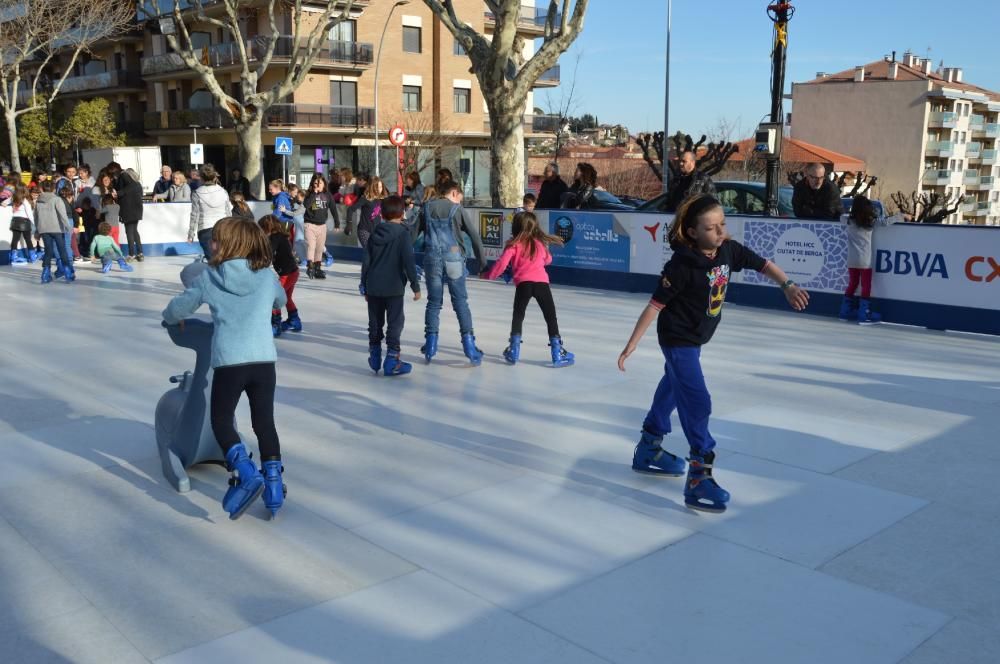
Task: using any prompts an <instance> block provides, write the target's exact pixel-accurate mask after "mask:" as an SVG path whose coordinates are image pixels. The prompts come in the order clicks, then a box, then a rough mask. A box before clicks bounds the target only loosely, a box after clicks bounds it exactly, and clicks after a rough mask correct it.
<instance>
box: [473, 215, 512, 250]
mask: <svg viewBox="0 0 1000 664" xmlns="http://www.w3.org/2000/svg"><path fill="white" fill-rule="evenodd" d="M504 216H505V215H504V212H503V210H480V211H479V237H481V238H482V240H483V253H485V254H486V260H489V261H495V260H496V259H498V258H500V254H501V253H503V245H504ZM506 216H510V213H509V212H508V213H507V215H506ZM508 221H509V219H508Z"/></svg>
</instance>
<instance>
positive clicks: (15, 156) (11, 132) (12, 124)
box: [4, 108, 21, 173]
mask: <svg viewBox="0 0 1000 664" xmlns="http://www.w3.org/2000/svg"><path fill="white" fill-rule="evenodd" d="M4 118H5V119H6V120H7V142H8V143H9V145H10V167H11V170H13V171H14V172H15V173H20V172H21V153H20V151H19V150H18V147H17V115H15V113H14V111H13V110H11V109H9V108H8V109H4Z"/></svg>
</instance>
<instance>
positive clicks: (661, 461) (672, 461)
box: [632, 430, 687, 477]
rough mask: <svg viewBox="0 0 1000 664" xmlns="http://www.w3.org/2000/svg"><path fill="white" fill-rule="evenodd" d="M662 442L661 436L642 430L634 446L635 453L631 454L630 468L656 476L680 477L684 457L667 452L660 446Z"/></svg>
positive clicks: (684, 465)
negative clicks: (640, 436)
mask: <svg viewBox="0 0 1000 664" xmlns="http://www.w3.org/2000/svg"><path fill="white" fill-rule="evenodd" d="M662 443H663V436H654V435H653V434H651V433H649V432H648V431H645V430H644V431H643V432H642V438H640V439H639V442H638V443H637V444H636V446H635V453H634V454H633V455H632V470H634V471H635V472H637V473H646V474H647V475H656V476H658V477H680V476H681V475H683V474H684V470H685V469H686V468H687V464H686V463H684V459H682V458H680V457H678V456H675V455H673V454H671V453H670V452H667V451H666V450H665V449H663V447H661V444H662Z"/></svg>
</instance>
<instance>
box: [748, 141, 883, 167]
mask: <svg viewBox="0 0 1000 664" xmlns="http://www.w3.org/2000/svg"><path fill="white" fill-rule="evenodd" d="M736 145H738V146H739V147H740V151H739V152H737V153H736V154H734V155H733V156H732V157H730V158H729V160H730V161H744V160H745V159H746V158H747V155H750V154H753V148H754V140H753V139H752V138H748V139H746V140H745V141H740V142H738V143H736ZM781 160H782V161H784V162H792V163H801V164H809V163H812V162H817V163H820V164H830V165H831V167H832V169H833V170H835V171H864V170H865V162H864V160H863V159H858V158H857V157H850V156H848V155H846V154H841V153H839V152H834V151H833V150H827V149H826V148H821V147H819V146H818V145H813V144H812V143H806V142H805V141H800V140H798V139H795V138H784V139H782V141H781Z"/></svg>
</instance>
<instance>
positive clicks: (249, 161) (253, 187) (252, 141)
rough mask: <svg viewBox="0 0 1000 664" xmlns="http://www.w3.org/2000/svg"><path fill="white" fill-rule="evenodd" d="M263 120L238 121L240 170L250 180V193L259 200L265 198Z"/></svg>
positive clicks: (237, 138)
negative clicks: (261, 133) (262, 152)
mask: <svg viewBox="0 0 1000 664" xmlns="http://www.w3.org/2000/svg"><path fill="white" fill-rule="evenodd" d="M261 124H262V120H261V118H260V117H255V118H253V119H251V120H250V121H249V122H243V123H241V122H237V123H236V140H237V142H238V143H239V146H240V170H242V171H243V177H245V178H246V179H247V180H250V193H251V195H253V197H254V198H256V199H257V200H260V201H262V200H265V198H266V195H265V192H264V171H263V169H262V168H261V166H262V164H263V161H262V155H261V151H262V149H263V148H262V146H261V136H260V130H261Z"/></svg>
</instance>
